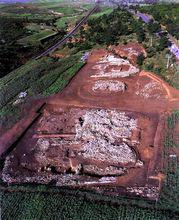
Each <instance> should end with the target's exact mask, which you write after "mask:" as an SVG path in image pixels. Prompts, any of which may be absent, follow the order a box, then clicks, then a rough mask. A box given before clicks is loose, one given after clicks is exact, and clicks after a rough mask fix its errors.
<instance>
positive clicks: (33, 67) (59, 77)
mask: <svg viewBox="0 0 179 220" xmlns="http://www.w3.org/2000/svg"><path fill="white" fill-rule="evenodd" d="M80 58H81V54H78V55H72V56H70V57H68V58H64V59H62V60H59V61H55V60H53V59H51V58H42V59H39V60H32V61H30V62H28V63H27V64H25V65H23V66H21V67H20V68H18V69H17V70H15V71H13V72H11V73H10V74H8V75H7V76H5V77H4V78H2V79H1V80H0V119H1V121H2V123H4V122H5V121H6V125H7V127H8V126H10V125H11V124H13V123H15V122H16V121H17V120H18V119H19V113H20V106H21V105H17V106H14V105H13V102H14V101H15V100H16V99H17V96H18V94H19V93H20V92H24V91H27V92H28V97H30V96H33V97H34V96H39V95H51V94H53V93H56V92H58V91H61V90H62V89H63V88H64V87H65V86H66V85H67V84H68V83H69V81H70V79H71V78H72V77H73V76H74V75H75V74H76V73H77V72H78V70H79V69H80V68H81V67H82V66H83V65H84V63H82V62H81V61H80Z"/></svg>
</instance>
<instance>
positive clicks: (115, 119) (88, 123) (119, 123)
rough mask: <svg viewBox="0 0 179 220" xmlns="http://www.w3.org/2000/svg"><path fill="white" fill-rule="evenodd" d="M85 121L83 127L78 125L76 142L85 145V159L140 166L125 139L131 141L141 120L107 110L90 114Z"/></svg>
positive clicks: (92, 111)
mask: <svg viewBox="0 0 179 220" xmlns="http://www.w3.org/2000/svg"><path fill="white" fill-rule="evenodd" d="M83 120H84V123H83V125H82V126H81V124H80V123H77V124H76V139H77V140H78V139H82V140H83V141H85V144H84V145H83V150H82V152H81V155H82V156H83V157H85V158H89V159H95V160H99V161H108V160H110V161H111V162H112V163H129V162H133V163H135V162H136V154H135V152H134V151H133V150H132V149H131V148H130V147H129V146H128V145H127V144H126V143H124V142H123V141H122V139H128V138H130V136H131V133H132V130H133V129H134V128H136V127H137V120H135V119H133V118H129V117H128V116H126V114H125V112H117V111H114V110H112V111H111V110H104V109H101V110H90V111H87V112H86V114H85V115H83ZM116 141H117V142H118V143H116Z"/></svg>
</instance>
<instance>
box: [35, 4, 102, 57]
mask: <svg viewBox="0 0 179 220" xmlns="http://www.w3.org/2000/svg"><path fill="white" fill-rule="evenodd" d="M97 9H98V5H95V7H94V8H92V9H91V10H90V11H89V12H88V13H87V15H86V16H85V17H83V18H82V19H81V20H80V21H79V23H78V24H77V25H76V26H75V27H74V28H73V29H72V30H71V31H70V32H69V33H68V34H67V35H66V36H65V37H64V38H63V39H61V40H60V41H59V42H57V43H56V44H54V45H53V46H51V47H50V48H48V49H47V50H46V51H44V52H43V53H41V54H40V55H38V56H37V57H36V58H35V59H36V60H37V59H39V58H41V57H43V56H46V55H48V54H49V53H51V52H53V51H54V50H56V49H57V48H58V47H59V46H61V45H63V44H64V43H65V42H66V41H67V40H68V38H69V37H71V36H72V35H73V34H75V33H76V31H77V30H78V29H79V28H80V27H81V26H82V25H83V24H84V23H85V22H86V21H87V19H88V17H89V16H90V15H91V14H93V13H94V12H95V11H96V10H97Z"/></svg>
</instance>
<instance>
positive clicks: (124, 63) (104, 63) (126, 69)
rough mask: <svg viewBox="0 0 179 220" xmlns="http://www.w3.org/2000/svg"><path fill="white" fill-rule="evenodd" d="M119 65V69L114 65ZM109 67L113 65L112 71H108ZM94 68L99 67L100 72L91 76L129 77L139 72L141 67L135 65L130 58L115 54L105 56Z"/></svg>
mask: <svg viewBox="0 0 179 220" xmlns="http://www.w3.org/2000/svg"><path fill="white" fill-rule="evenodd" d="M115 66H116V67H118V68H117V69H116V68H114V67H115ZM107 67H111V70H110V71H107ZM93 69H98V72H97V73H96V74H95V75H92V76H91V77H95V78H98V77H112V78H118V77H119V78H120V77H128V76H130V75H134V74H136V73H138V72H139V69H138V68H137V67H135V66H133V65H132V64H131V63H130V62H129V61H128V60H125V59H122V58H118V57H115V56H114V55H106V56H105V57H103V58H102V59H101V60H100V61H99V62H98V63H97V65H95V66H94V67H93Z"/></svg>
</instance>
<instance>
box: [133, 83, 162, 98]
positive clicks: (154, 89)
mask: <svg viewBox="0 0 179 220" xmlns="http://www.w3.org/2000/svg"><path fill="white" fill-rule="evenodd" d="M161 90H162V88H161V86H160V84H159V83H157V82H149V83H147V84H146V85H145V86H143V87H142V88H141V89H139V90H138V91H137V92H136V95H138V96H141V97H143V98H144V99H149V98H155V99H159V98H160V97H161Z"/></svg>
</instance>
